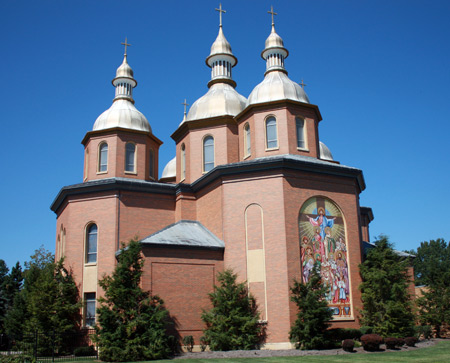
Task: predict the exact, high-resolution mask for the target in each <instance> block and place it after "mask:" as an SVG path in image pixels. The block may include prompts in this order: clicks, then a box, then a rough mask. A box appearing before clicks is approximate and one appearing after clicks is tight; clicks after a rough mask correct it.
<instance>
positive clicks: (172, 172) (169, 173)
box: [161, 156, 177, 179]
mask: <svg viewBox="0 0 450 363" xmlns="http://www.w3.org/2000/svg"><path fill="white" fill-rule="evenodd" d="M176 176H177V157H176V156H175V157H174V158H173V159H172V160H170V161H169V162H168V163H167V164H166V166H165V167H164V170H163V172H162V176H161V179H164V178H175V177H176Z"/></svg>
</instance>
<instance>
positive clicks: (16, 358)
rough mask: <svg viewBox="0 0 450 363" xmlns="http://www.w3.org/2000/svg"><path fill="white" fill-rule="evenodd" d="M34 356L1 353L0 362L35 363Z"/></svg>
mask: <svg viewBox="0 0 450 363" xmlns="http://www.w3.org/2000/svg"><path fill="white" fill-rule="evenodd" d="M35 362H36V360H35V359H34V357H33V356H31V355H27V354H10V355H0V363H35Z"/></svg>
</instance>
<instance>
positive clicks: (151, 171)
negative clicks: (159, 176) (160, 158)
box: [148, 149, 155, 179]
mask: <svg viewBox="0 0 450 363" xmlns="http://www.w3.org/2000/svg"><path fill="white" fill-rule="evenodd" d="M148 169H149V171H148V174H149V176H150V178H153V179H154V178H155V153H154V152H153V150H152V149H150V154H149V158H148Z"/></svg>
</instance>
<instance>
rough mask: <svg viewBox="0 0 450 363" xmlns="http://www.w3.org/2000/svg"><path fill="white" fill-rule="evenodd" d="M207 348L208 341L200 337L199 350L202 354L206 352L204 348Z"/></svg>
mask: <svg viewBox="0 0 450 363" xmlns="http://www.w3.org/2000/svg"><path fill="white" fill-rule="evenodd" d="M207 346H208V341H207V340H206V338H205V337H203V336H202V337H201V338H200V349H201V351H202V352H204V351H205V350H206V347H207Z"/></svg>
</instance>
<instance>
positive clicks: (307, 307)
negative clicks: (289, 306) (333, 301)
mask: <svg viewBox="0 0 450 363" xmlns="http://www.w3.org/2000/svg"><path fill="white" fill-rule="evenodd" d="M326 292H327V288H326V286H324V285H323V284H322V281H321V277H320V274H319V272H318V268H317V266H315V268H313V269H312V273H311V276H310V279H309V281H308V282H307V283H306V284H304V283H301V282H299V281H296V280H294V285H293V286H292V288H291V293H292V296H291V300H292V301H293V302H295V304H296V305H297V307H298V313H297V320H296V321H295V323H294V325H293V326H292V327H291V331H290V333H289V338H290V340H291V342H293V343H295V345H296V348H297V349H299V348H301V349H322V348H325V347H326V346H327V345H328V341H327V339H326V335H325V334H326V330H327V329H328V328H329V326H330V323H329V321H330V320H331V319H332V316H333V313H332V311H331V310H330V308H329V307H328V303H327V301H326V300H325V294H326Z"/></svg>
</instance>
